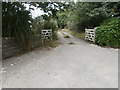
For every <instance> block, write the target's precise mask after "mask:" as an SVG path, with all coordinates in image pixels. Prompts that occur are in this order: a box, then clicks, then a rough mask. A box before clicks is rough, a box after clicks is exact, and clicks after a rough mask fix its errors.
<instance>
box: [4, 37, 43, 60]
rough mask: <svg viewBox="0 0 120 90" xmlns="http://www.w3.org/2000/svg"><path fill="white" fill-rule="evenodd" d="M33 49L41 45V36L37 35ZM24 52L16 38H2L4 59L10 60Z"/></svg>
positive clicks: (33, 40) (33, 42) (34, 38)
mask: <svg viewBox="0 0 120 90" xmlns="http://www.w3.org/2000/svg"><path fill="white" fill-rule="evenodd" d="M31 42H32V48H36V47H39V46H40V45H41V36H40V35H36V36H34V37H33V39H32V41H31ZM21 52H23V49H22V48H21V47H20V46H19V44H18V43H17V42H16V41H15V39H14V38H2V58H3V59H4V58H8V57H11V56H13V55H16V54H19V53H21Z"/></svg>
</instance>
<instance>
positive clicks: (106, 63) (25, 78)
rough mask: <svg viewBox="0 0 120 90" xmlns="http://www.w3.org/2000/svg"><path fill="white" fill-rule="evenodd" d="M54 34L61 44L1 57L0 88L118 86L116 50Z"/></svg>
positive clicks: (59, 33)
mask: <svg viewBox="0 0 120 90" xmlns="http://www.w3.org/2000/svg"><path fill="white" fill-rule="evenodd" d="M58 35H59V42H60V43H61V44H60V45H59V46H58V47H56V48H53V49H51V50H47V49H40V48H38V49H35V50H34V51H31V52H28V53H26V54H24V55H22V56H16V57H11V58H8V59H5V60H3V81H2V82H3V83H2V84H3V88H117V87H118V50H117V49H112V48H101V47H98V46H96V45H93V44H88V43H86V42H85V41H83V40H80V39H77V38H75V37H73V36H71V35H70V38H64V37H63V34H62V33H61V32H58ZM70 42H72V43H73V44H68V43H70Z"/></svg>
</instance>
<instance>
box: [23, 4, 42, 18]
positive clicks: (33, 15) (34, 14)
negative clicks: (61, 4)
mask: <svg viewBox="0 0 120 90" xmlns="http://www.w3.org/2000/svg"><path fill="white" fill-rule="evenodd" d="M25 6H26V9H27V10H28V9H29V4H25ZM32 8H34V10H31V14H32V17H33V18H35V17H37V16H40V15H43V14H44V12H43V11H42V10H40V9H39V8H37V7H34V6H32Z"/></svg>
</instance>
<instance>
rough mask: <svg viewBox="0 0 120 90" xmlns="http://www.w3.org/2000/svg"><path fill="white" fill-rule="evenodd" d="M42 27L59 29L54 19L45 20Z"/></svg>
mask: <svg viewBox="0 0 120 90" xmlns="http://www.w3.org/2000/svg"><path fill="white" fill-rule="evenodd" d="M42 29H52V30H53V31H56V30H57V25H56V23H55V22H52V21H45V22H43V26H42Z"/></svg>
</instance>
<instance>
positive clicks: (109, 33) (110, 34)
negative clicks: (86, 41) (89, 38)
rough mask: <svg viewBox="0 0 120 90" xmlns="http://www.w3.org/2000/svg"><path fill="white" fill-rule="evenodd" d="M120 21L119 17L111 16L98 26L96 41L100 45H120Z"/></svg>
mask: <svg viewBox="0 0 120 90" xmlns="http://www.w3.org/2000/svg"><path fill="white" fill-rule="evenodd" d="M119 21H120V20H119V18H110V19H108V20H105V21H104V22H103V23H102V24H101V26H99V27H97V30H96V37H95V41H96V43H97V44H98V45H100V46H110V47H120V28H119Z"/></svg>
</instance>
